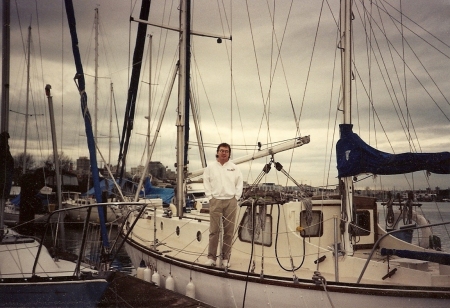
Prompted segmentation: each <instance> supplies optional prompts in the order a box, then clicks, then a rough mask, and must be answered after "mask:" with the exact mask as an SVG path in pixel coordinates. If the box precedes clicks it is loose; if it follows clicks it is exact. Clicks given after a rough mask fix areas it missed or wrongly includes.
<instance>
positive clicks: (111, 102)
mask: <svg viewBox="0 0 450 308" xmlns="http://www.w3.org/2000/svg"><path fill="white" fill-rule="evenodd" d="M110 92H111V93H110V96H109V152H108V166H109V168H111V145H112V121H113V118H112V105H113V94H114V88H113V83H112V82H111V85H110Z"/></svg>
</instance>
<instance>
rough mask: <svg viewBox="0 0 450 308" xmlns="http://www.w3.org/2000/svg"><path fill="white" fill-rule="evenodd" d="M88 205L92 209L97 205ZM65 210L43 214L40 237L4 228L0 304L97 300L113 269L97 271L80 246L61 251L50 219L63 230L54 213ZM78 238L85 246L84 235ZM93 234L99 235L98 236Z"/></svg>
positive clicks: (63, 304) (0, 252) (67, 303)
mask: <svg viewBox="0 0 450 308" xmlns="http://www.w3.org/2000/svg"><path fill="white" fill-rule="evenodd" d="M90 208H91V209H93V210H96V208H97V206H90ZM66 211H67V210H57V211H55V212H53V213H51V214H50V215H49V216H48V217H47V223H46V226H47V227H46V230H45V232H44V233H43V235H42V238H40V239H37V238H36V237H35V236H25V235H21V234H19V233H17V232H15V231H14V228H7V229H5V230H4V232H3V233H2V236H1V238H0V302H1V305H2V306H5V307H37V306H39V307H79V306H80V305H83V306H92V307H93V306H95V305H96V304H97V303H98V302H99V301H100V299H101V297H102V295H103V293H104V291H105V290H106V288H107V287H108V285H109V283H110V281H111V280H112V278H113V274H114V273H113V272H110V271H99V270H97V269H95V268H94V267H93V264H94V263H92V264H88V263H86V262H85V256H84V255H83V254H84V253H85V250H84V248H82V249H81V250H80V255H79V256H74V255H67V254H65V253H64V251H63V250H62V249H61V247H60V245H61V243H60V241H59V234H58V232H60V231H57V232H56V234H52V232H53V231H52V228H50V225H52V224H51V223H50V221H53V220H55V221H58V220H59V221H60V222H59V223H56V226H57V228H55V230H64V223H63V222H62V220H63V219H62V218H58V217H59V216H60V215H64V214H65V213H66ZM85 224H86V225H87V221H85ZM87 231H88V228H85V229H84V234H87V233H86V232H87ZM82 238H83V241H82V243H81V245H80V247H86V245H87V244H86V243H87V240H86V239H87V237H86V235H83V237H82ZM95 238H97V239H99V236H98V235H97V236H96V237H95ZM44 243H45V245H44ZM91 244H93V243H92V242H91ZM47 245H49V246H48V248H47ZM96 245H98V243H97V244H96ZM93 253H95V252H94V251H90V252H89V254H93ZM81 256H83V257H81Z"/></svg>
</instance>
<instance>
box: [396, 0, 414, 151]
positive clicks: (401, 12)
mask: <svg viewBox="0 0 450 308" xmlns="http://www.w3.org/2000/svg"><path fill="white" fill-rule="evenodd" d="M402 3H403V2H402V0H400V2H399V4H400V28H401V35H402V58H403V59H406V58H405V35H404V25H403V8H402ZM403 83H404V87H405V105H406V121H407V122H406V129H407V131H408V143H409V148H410V150H412V149H411V148H412V146H411V142H412V140H411V132H410V130H409V122H410V121H409V120H410V117H411V114H410V112H409V106H408V89H407V82H406V67H405V61H403Z"/></svg>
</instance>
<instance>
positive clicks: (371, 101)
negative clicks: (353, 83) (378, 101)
mask: <svg viewBox="0 0 450 308" xmlns="http://www.w3.org/2000/svg"><path fill="white" fill-rule="evenodd" d="M358 13H359V15H360V16H361V14H360V12H359V10H358ZM365 15H366V14H365ZM367 16H369V17H371V15H370V14H367ZM380 18H381V17H380ZM375 24H377V23H376V22H375ZM379 29H380V27H379ZM383 29H384V27H383ZM364 30H365V33H366V37H367V36H368V34H367V32H369V33H370V34H372V33H373V28H370V29H369V31H367V29H364ZM380 31H381V32H382V33H383V34H384V36H385V38H386V40H387V41H388V39H387V36H386V34H385V32H384V30H382V29H380ZM373 38H374V40H375V46H376V47H377V49H378V52H379V54H380V57H381V63H383V64H384V72H385V73H386V74H387V76H388V78H387V79H386V78H385V77H384V73H383V70H382V69H381V66H380V63H379V61H378V58H377V56H376V54H375V50H374V48H373V46H374V45H373V44H371V45H370V50H372V52H373V55H374V58H375V63H376V64H377V66H378V70H379V72H380V74H381V75H382V76H383V81H384V83H385V86H386V89H387V90H388V91H387V92H388V94H389V96H390V97H391V101H392V103H393V105H394V110H395V111H396V114H397V117H398V119H399V120H400V123H402V128H403V131H404V132H405V135H406V131H405V128H404V126H403V123H404V122H405V120H404V115H403V111H402V109H401V107H400V104H399V100H398V98H397V95H396V91H395V87H394V85H393V83H392V79H391V78H390V75H389V70H388V69H387V67H386V61H385V60H384V58H383V55H382V53H381V48H380V45H379V43H378V40H377V38H376V36H375V35H374V36H373ZM387 43H388V42H387ZM388 46H389V43H388ZM389 51H391V49H390V48H389ZM390 55H391V60H392V63H393V64H394V68H395V72H396V76H398V73H397V69H396V66H395V62H394V61H393V57H392V53H391V52H390ZM354 67H355V71H356V72H357V74H358V76H359V71H358V69H357V68H356V64H354ZM397 79H398V78H397ZM386 80H389V85H390V87H389V86H388V83H387V82H386ZM360 81H361V84H362V85H363V88H364V89H365V91H366V94H367V97H368V98H369V102H370V104H371V106H372V110H373V111H374V112H375V108H374V105H373V100H371V99H370V94H369V92H370V90H367V88H366V87H365V86H364V83H363V81H362V78H360ZM389 89H391V91H392V92H391V91H389ZM402 93H403V92H402ZM392 95H393V96H394V97H395V100H394V99H392ZM394 101H395V102H396V103H397V105H398V110H399V111H400V114H401V116H400V115H399V111H398V110H397V108H396V107H395V104H394ZM401 118H403V122H402V121H401ZM380 122H381V121H380Z"/></svg>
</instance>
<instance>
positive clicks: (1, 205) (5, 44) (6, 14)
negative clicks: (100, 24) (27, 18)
mask: <svg viewBox="0 0 450 308" xmlns="http://www.w3.org/2000/svg"><path fill="white" fill-rule="evenodd" d="M9 1H10V0H3V16H2V17H3V19H2V21H3V28H2V102H1V110H0V112H1V113H0V116H1V123H0V124H1V132H2V133H3V132H8V127H9V65H10V47H11V46H10V31H11V29H10V24H11V3H10V2H9ZM2 171H3V170H2ZM5 171H6V170H5ZM3 190H4V188H3V187H2V191H3ZM4 213H5V198H4V196H3V193H2V196H1V199H0V236H2V235H3V229H4V227H5V226H4V220H3V218H4V217H3V216H4Z"/></svg>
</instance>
